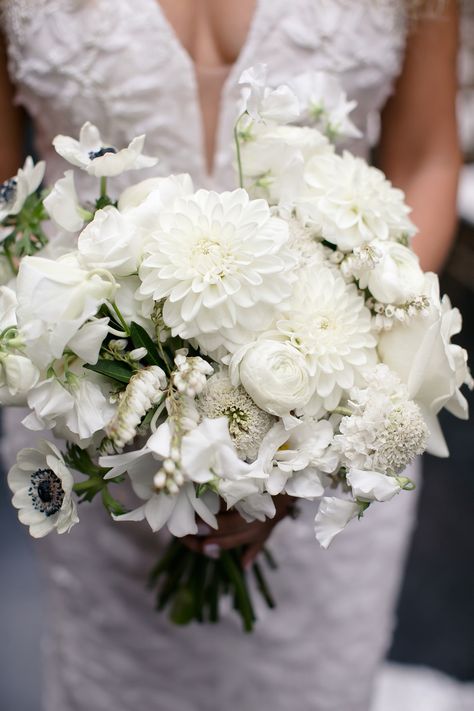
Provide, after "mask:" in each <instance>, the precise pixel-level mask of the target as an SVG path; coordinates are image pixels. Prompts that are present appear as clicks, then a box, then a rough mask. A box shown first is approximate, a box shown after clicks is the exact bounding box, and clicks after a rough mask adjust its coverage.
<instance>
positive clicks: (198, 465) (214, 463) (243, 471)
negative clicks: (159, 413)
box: [181, 417, 252, 484]
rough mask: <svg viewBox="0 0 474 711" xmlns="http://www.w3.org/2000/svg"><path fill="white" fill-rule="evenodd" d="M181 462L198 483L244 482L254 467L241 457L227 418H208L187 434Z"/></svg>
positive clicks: (190, 476)
mask: <svg viewBox="0 0 474 711" xmlns="http://www.w3.org/2000/svg"><path fill="white" fill-rule="evenodd" d="M181 463H182V466H183V469H184V471H185V472H186V474H187V475H188V477H189V478H190V479H191V480H192V481H194V482H196V483H198V484H205V483H207V482H209V481H212V480H213V479H215V478H216V477H218V478H222V479H226V478H228V479H240V478H243V477H246V476H249V475H250V473H251V471H252V468H251V465H249V464H246V463H245V462H243V461H242V460H241V459H240V458H239V457H238V455H237V452H236V450H235V446H234V443H233V441H232V438H231V436H230V434H229V425H228V421H227V417H218V418H216V419H212V420H211V419H209V418H207V417H206V418H204V419H203V421H202V422H201V423H200V424H199V425H198V426H197V427H196V428H195V429H193V430H191V432H189V433H188V434H186V435H185V436H184V437H183V440H182V444H181Z"/></svg>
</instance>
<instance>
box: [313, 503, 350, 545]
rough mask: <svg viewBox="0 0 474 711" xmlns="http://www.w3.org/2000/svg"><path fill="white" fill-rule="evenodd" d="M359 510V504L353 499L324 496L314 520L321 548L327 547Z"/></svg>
mask: <svg viewBox="0 0 474 711" xmlns="http://www.w3.org/2000/svg"><path fill="white" fill-rule="evenodd" d="M359 512H360V506H359V505H358V504H357V503H356V502H355V501H350V500H348V499H338V498H336V497H335V496H324V497H323V498H322V499H321V503H320V504H319V509H318V513H317V514H316V518H315V522H314V531H315V534H316V540H317V541H318V542H319V544H320V545H321V546H322V547H323V548H327V547H328V546H329V545H330V543H331V542H332V540H333V539H334V537H335V536H337V534H338V533H340V532H341V531H343V530H344V529H345V527H346V526H347V524H348V523H349V522H350V521H352V519H354V518H355V517H356V516H357V515H358V514H359Z"/></svg>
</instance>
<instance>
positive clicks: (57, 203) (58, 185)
mask: <svg viewBox="0 0 474 711" xmlns="http://www.w3.org/2000/svg"><path fill="white" fill-rule="evenodd" d="M43 205H44V206H45V208H46V210H47V211H48V214H49V216H50V217H51V219H52V220H53V221H54V222H55V223H56V224H57V225H59V227H62V228H63V230H66V231H67V232H79V230H80V229H82V227H83V225H84V214H85V210H83V209H82V208H81V206H80V204H79V198H78V197H77V193H76V187H75V185H74V172H73V171H72V170H67V171H66V172H65V173H64V177H63V178H60V179H59V180H57V181H56V182H55V183H54V185H53V188H52V190H51V192H50V193H49V194H48V195H47V196H46V197H45V199H44V201H43Z"/></svg>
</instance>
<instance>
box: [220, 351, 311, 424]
mask: <svg viewBox="0 0 474 711" xmlns="http://www.w3.org/2000/svg"><path fill="white" fill-rule="evenodd" d="M230 369H231V374H232V380H233V382H234V384H235V385H236V384H237V383H238V382H239V381H240V382H241V383H242V385H243V387H244V388H245V390H246V391H247V392H248V394H249V395H250V397H251V398H252V400H254V402H255V403H256V404H257V405H258V406H259V407H260V408H261V409H262V410H265V411H266V412H269V413H270V414H271V415H277V416H283V415H287V414H288V413H289V412H291V411H292V410H296V409H299V408H301V407H304V406H305V405H306V404H307V403H308V402H309V400H310V399H311V397H312V395H313V392H314V382H313V380H312V379H311V378H310V375H309V372H308V367H307V365H306V361H305V358H304V356H303V355H302V354H301V353H300V352H299V351H298V350H297V349H296V348H294V347H293V346H292V345H291V344H289V343H281V342H279V341H274V340H267V339H262V340H260V341H256V342H255V343H252V344H249V345H248V346H244V347H243V349H242V350H241V351H237V353H236V354H235V356H234V357H233V359H232V361H231V365H230Z"/></svg>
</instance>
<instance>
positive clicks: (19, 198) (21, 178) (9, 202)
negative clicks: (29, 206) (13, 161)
mask: <svg viewBox="0 0 474 711" xmlns="http://www.w3.org/2000/svg"><path fill="white" fill-rule="evenodd" d="M45 166H46V164H45V162H44V161H40V162H39V163H36V165H35V164H34V163H33V159H32V158H31V157H30V156H28V158H27V159H26V161H25V164H24V166H23V168H20V169H19V171H18V173H17V174H16V175H15V177H13V178H10V179H9V180H6V181H5V182H4V183H0V222H1V221H2V220H4V219H5V217H7V215H17V214H18V213H19V212H20V210H21V208H22V207H23V205H24V202H25V200H26V198H27V197H28V195H31V194H32V193H34V192H35V190H37V189H38V188H39V186H40V184H41V181H42V180H43V177H44V170H45Z"/></svg>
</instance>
